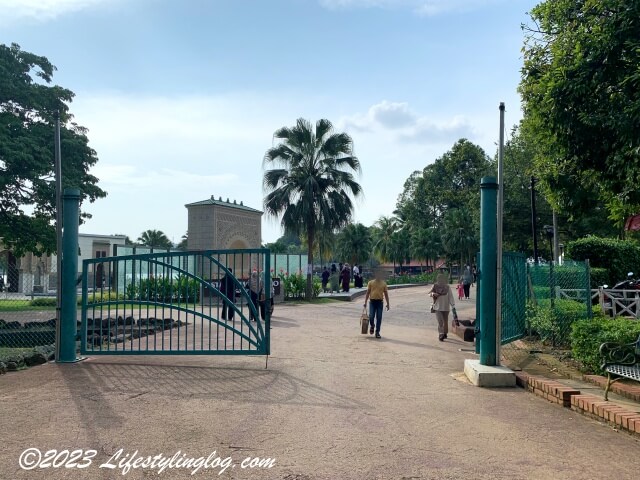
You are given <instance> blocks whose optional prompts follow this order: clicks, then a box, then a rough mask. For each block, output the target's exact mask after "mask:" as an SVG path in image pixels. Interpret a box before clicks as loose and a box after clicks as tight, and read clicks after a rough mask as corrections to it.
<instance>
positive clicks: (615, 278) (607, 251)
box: [566, 237, 640, 286]
mask: <svg viewBox="0 0 640 480" xmlns="http://www.w3.org/2000/svg"><path fill="white" fill-rule="evenodd" d="M566 252H567V257H569V258H571V259H573V260H586V259H589V264H590V266H591V267H592V268H606V269H607V270H608V271H609V276H608V279H607V281H606V282H602V283H608V284H609V285H610V286H613V285H615V284H616V283H618V282H620V281H621V280H624V279H625V278H627V273H628V272H634V273H636V274H640V245H638V244H637V243H635V242H632V241H628V240H616V239H614V238H600V237H586V238H581V239H579V240H574V241H573V242H569V243H567V247H566Z"/></svg>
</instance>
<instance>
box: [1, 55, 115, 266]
mask: <svg viewBox="0 0 640 480" xmlns="http://www.w3.org/2000/svg"><path fill="white" fill-rule="evenodd" d="M55 70H56V68H55V67H54V66H53V65H52V64H51V63H50V62H49V60H47V58H45V57H42V56H38V55H35V54H33V53H29V52H25V51H23V50H21V49H20V46H19V45H16V44H12V45H11V46H7V45H3V44H0V238H2V242H3V244H4V245H6V246H7V247H9V248H10V249H11V250H13V251H14V253H15V254H17V255H21V254H23V253H25V252H29V251H30V252H34V253H36V254H41V253H45V252H46V253H50V252H53V251H54V250H55V248H56V235H55V207H56V200H55V199H56V196H55V182H54V115H55V112H56V111H59V114H60V119H61V132H60V137H61V151H62V186H63V188H66V187H76V188H80V189H81V192H82V198H81V200H82V201H87V200H88V201H90V202H93V201H94V200H96V199H97V198H102V197H104V196H105V195H106V193H105V192H104V191H103V190H102V189H100V188H99V187H98V179H97V178H96V177H94V176H93V175H91V174H89V169H90V168H91V167H92V166H93V165H95V164H96V162H97V161H98V158H97V156H96V152H95V151H94V150H93V149H91V148H90V147H89V140H88V139H87V136H86V133H87V130H86V129H85V128H83V127H81V126H79V125H77V124H76V123H74V122H73V116H72V115H71V113H70V112H69V106H68V104H69V103H71V101H72V99H73V97H74V94H73V92H71V91H70V90H68V89H65V88H62V87H60V86H58V85H50V83H51V81H52V77H53V72H54V71H55ZM26 212H29V213H26ZM81 215H82V217H83V218H87V217H89V215H88V214H87V213H82V214H81Z"/></svg>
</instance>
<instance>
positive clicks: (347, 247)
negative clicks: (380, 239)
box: [338, 223, 373, 265]
mask: <svg viewBox="0 0 640 480" xmlns="http://www.w3.org/2000/svg"><path fill="white" fill-rule="evenodd" d="M372 246H373V241H372V240H371V233H370V232H369V229H368V228H367V227H365V226H364V225H363V224H361V223H356V224H351V225H347V226H346V227H345V228H344V230H342V232H340V235H339V236H338V255H340V257H341V258H344V259H347V260H349V262H351V265H356V264H360V263H364V262H366V261H367V260H369V257H371V249H372Z"/></svg>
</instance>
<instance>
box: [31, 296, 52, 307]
mask: <svg viewBox="0 0 640 480" xmlns="http://www.w3.org/2000/svg"><path fill="white" fill-rule="evenodd" d="M57 302H58V300H57V298H56V297H40V298H34V299H33V300H31V301H30V302H29V306H31V307H55V306H56V305H57Z"/></svg>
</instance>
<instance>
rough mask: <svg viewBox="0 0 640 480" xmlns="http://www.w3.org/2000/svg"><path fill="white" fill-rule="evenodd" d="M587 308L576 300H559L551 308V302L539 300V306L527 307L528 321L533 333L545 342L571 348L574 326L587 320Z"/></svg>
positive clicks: (531, 305) (530, 305) (529, 305)
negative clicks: (571, 334) (571, 333)
mask: <svg viewBox="0 0 640 480" xmlns="http://www.w3.org/2000/svg"><path fill="white" fill-rule="evenodd" d="M586 316H587V306H586V305H585V304H584V303H580V302H576V301H575V300H566V299H560V298H557V299H555V301H554V306H553V307H551V300H550V299H548V298H546V299H541V300H538V302H537V305H534V304H533V302H529V303H528V305H527V321H528V324H529V325H530V326H531V330H532V333H534V334H536V335H538V336H539V337H540V339H541V340H542V341H543V342H553V343H554V345H556V346H567V347H568V346H569V345H570V344H571V343H570V342H571V338H570V329H571V326H572V324H574V323H575V322H577V321H579V320H581V319H584V318H586Z"/></svg>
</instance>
